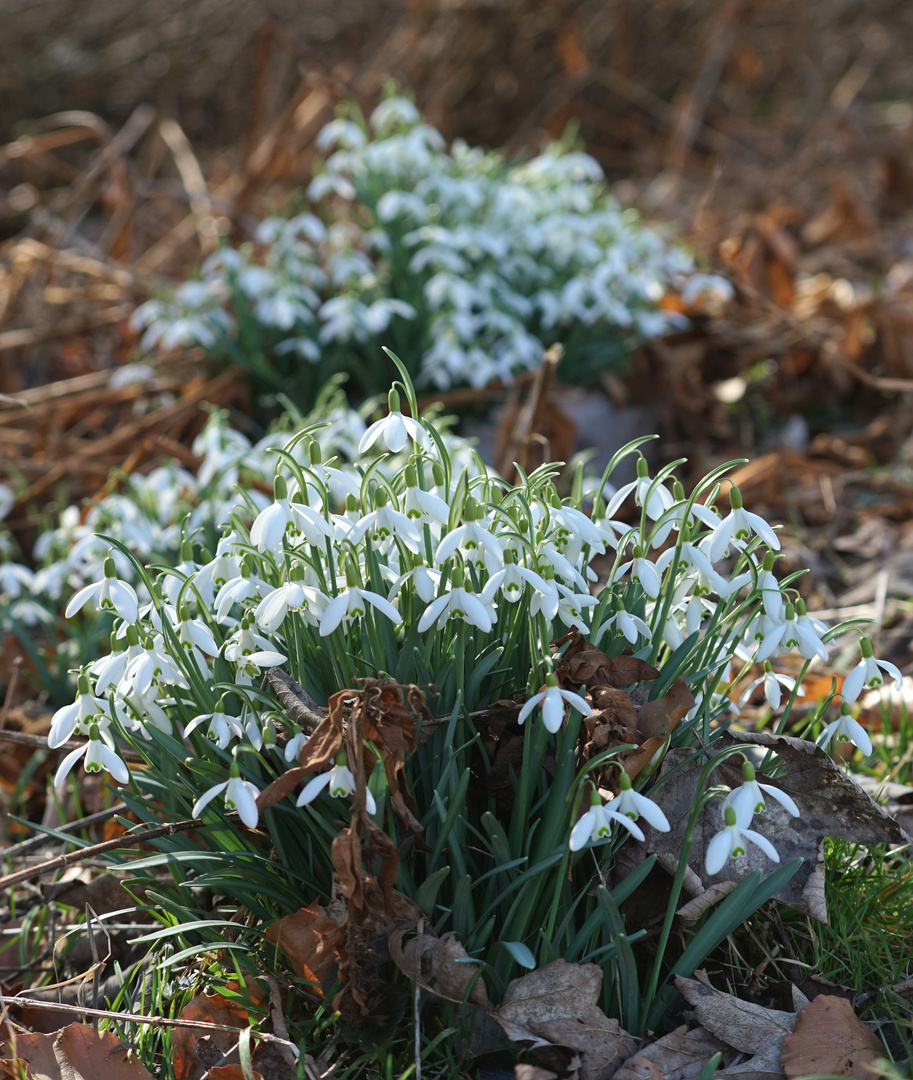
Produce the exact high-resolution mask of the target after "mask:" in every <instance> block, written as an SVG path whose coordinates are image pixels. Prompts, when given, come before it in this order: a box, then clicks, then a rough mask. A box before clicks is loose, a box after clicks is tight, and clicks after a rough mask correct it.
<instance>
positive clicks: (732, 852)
mask: <svg viewBox="0 0 913 1080" xmlns="http://www.w3.org/2000/svg"><path fill="white" fill-rule="evenodd" d="M723 821H724V825H723V828H722V829H721V830H720V831H719V832H718V833H717V834H716V836H714V837H713V839H712V840H711V841H710V843H709V844H708V845H707V855H706V860H705V866H706V868H707V873H708V874H710V875H713V874H718V873H719V872H720V871H721V870H722V869H723V867H724V866H725V865H726V862H727V860H728V859H736V858H738V857H739V856H740V855H744V854H745V851H746V846H745V841H746V840H750V841H751V842H752V843H753V844H756V845H757V846H758V847H759V848H760V849H761V850H762V851H763V852H764V854H765V855H766V856H767V857H768V859H772V860H773V861H774V862H779V861H780V856H779V855H778V854H777V849H776V848H775V847H774V846H773V844H772V843H771V842H770V841H769V840H768V839H767V837H766V836H762V835H761V834H760V833H759V832H755V831H754V830H753V829H743V828H742V827H741V826H740V825H739V824H738V821H737V819H736V812H735V809H734V807H732V806H729V805H726V806H724V809H723Z"/></svg>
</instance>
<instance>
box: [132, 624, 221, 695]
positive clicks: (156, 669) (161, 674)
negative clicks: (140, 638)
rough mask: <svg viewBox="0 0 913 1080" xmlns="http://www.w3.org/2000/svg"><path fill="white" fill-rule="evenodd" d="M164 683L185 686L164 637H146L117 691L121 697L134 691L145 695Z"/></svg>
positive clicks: (181, 674) (185, 681)
mask: <svg viewBox="0 0 913 1080" xmlns="http://www.w3.org/2000/svg"><path fill="white" fill-rule="evenodd" d="M216 651H218V650H216ZM165 683H170V684H173V685H175V686H183V687H186V686H187V680H186V679H185V678H184V675H183V673H182V672H181V670H180V668H178V666H177V664H176V663H175V661H174V660H173V659H172V657H171V655H170V654H169V653H168V650H167V648H166V646H165V642H164V639H163V638H160V639H158V640H156V639H155V638H153V637H151V636H150V637H147V638H146V640H145V642H143V647H142V649H141V650H140V651H139V652H138V653H137V655H136V656H135V657H134V658H133V659H132V660H131V661H130V663H129V664H128V665H127V667H126V669H125V670H124V674H123V676H122V678H121V680H120V682H119V683H118V693H119V694H120V695H121V696H122V697H123V696H125V695H126V694H129V693H130V692H131V691H135V692H136V693H137V694H139V695H140V697H145V696H146V695H147V694H148V693H149V691H150V690H151V689H152V687H153V685H155V686H162V685H163V684H165Z"/></svg>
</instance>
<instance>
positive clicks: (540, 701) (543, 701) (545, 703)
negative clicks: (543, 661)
mask: <svg viewBox="0 0 913 1080" xmlns="http://www.w3.org/2000/svg"><path fill="white" fill-rule="evenodd" d="M537 705H541V706H542V722H543V723H544V724H545V729H546V731H549V732H551V734H553V735H554V734H555V732H556V731H557V730H558V729H559V728H560V727H561V725H562V723H564V710H565V706H567V705H569V706H570V707H571V708H572V709H576V710H577V712H579V713H581V715H583V716H589V715H590V714H591V713H592V711H593V710H592V709H591V708H590V706H589V705H588V704H587V702H586V700H585V699H584V698H582V697H581V696H580V695H579V694H575V693H573V691H571V690H564V689H562V688H561V687H560V686H559V685H558V680H557V679H556V678H555V676H554V674H553V673H552V672H549V673H548V675H547V676H546V677H545V689H544V690H541V691H540V692H539V693H538V694H533V696H532V697H531V698H529V699H528V700H527V701H526V704H525V705H524V706H523V708H522V709H521V710H520V712H519V714H518V716H517V723H518V724H522V723H524V722H525V720H526V718H527V717H528V716H529V715H530V714H531V713H532V711H533V709H535V707H536V706H537ZM641 839H642V837H641Z"/></svg>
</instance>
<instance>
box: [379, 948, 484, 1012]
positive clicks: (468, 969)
mask: <svg viewBox="0 0 913 1080" xmlns="http://www.w3.org/2000/svg"><path fill="white" fill-rule="evenodd" d="M405 933H406V931H405V930H394V931H393V932H392V933H391V934H390V937H389V940H388V948H389V950H390V956H391V957H392V959H393V962H394V963H395V964H396V966H397V967H398V968H399V969H400V971H402V972H403V974H404V975H405V976H406V977H407V978H409V979H411V980H412V981H413V982H414V983H417V984H418V985H419V986H421V987H422V988H423V989H424V990H427V991H428V992H429V993H432V994H435V995H436V996H437V997H441V998H446V999H447V1001H457V1002H463V1001H469V1002H470V1003H472V1004H473V1005H480V1006H482V1007H484V1008H488V992H487V991H486V989H485V983H484V981H483V980H482V978H481V977H477V975H478V969H477V968H476V966H475V964H473V963H466V962H465V961H466V960H468V959H469V954H468V953H467V952H466V950H465V949H464V948H463V945H462V943H461V942H460V940H459V939H458V938H457V936H456V934H454V933H449V934H445V935H444V936H443V937H442V938H439V937H437V936H436V935H435V934H418V935H416V936H415V937H413V938H411V939H410V940H409V941H407V942H406V944H405V945H403V937H404V936H405Z"/></svg>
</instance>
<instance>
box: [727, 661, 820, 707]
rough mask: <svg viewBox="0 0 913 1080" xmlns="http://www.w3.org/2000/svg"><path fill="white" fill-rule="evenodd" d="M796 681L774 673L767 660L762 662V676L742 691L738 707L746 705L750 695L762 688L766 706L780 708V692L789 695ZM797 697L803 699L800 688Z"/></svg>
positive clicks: (787, 676) (803, 692)
mask: <svg viewBox="0 0 913 1080" xmlns="http://www.w3.org/2000/svg"><path fill="white" fill-rule="evenodd" d="M795 685H796V680H795V679H792V678H790V676H789V675H783V674H781V673H780V672H778V671H774V670H773V668H772V667H771V666H770V662H769V661H768V660H765V661H764V674H763V675H759V676H758V677H757V678H756V679H752V681H751V682H750V683H749V684H748V685H747V686H746V687H745V689H744V690H743V691H742V696H741V697H740V698H739V705H747V704H748V701H749V700H750V698H751V695H752V693H753V692H754V691H755V690H756V689H757V688H758V687H759V686H763V687H764V697H765V698H766V699H767V704H768V705H769V706H770V707H771V708H772V709H779V708H780V700H781V696H782V690H784V689H785V690H786V692H787V693H789V694H791V693H792V692H793V690H794V688H795ZM796 696H797V697H804V696H805V691H804V690H803V689H802V687H801V686H800V687H799V689H798V690H797V691H796Z"/></svg>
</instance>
